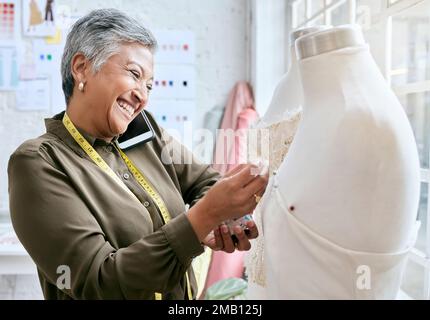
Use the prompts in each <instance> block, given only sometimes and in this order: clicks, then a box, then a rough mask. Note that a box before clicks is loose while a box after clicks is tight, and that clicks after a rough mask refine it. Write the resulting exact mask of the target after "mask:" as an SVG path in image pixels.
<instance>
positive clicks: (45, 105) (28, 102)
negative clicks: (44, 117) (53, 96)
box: [16, 77, 50, 111]
mask: <svg viewBox="0 0 430 320" xmlns="http://www.w3.org/2000/svg"><path fill="white" fill-rule="evenodd" d="M49 100H50V85H49V78H47V77H45V78H36V79H30V80H21V81H20V82H19V87H18V89H17V90H16V108H17V109H18V110H23V111H30V110H49V105H50V104H49Z"/></svg>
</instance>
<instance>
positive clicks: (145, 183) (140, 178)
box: [63, 113, 193, 300]
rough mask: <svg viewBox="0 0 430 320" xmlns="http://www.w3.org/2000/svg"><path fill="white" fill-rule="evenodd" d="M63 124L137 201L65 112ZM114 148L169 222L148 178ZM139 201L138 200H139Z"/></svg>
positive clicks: (157, 295) (165, 220) (190, 296)
mask: <svg viewBox="0 0 430 320" xmlns="http://www.w3.org/2000/svg"><path fill="white" fill-rule="evenodd" d="M63 124H64V126H65V127H66V129H67V131H69V133H70V135H71V136H72V137H73V139H75V141H76V142H77V143H78V144H79V146H80V147H81V149H82V150H84V151H85V153H86V154H87V155H88V156H89V157H90V158H91V160H93V162H94V163H95V164H96V165H97V166H98V167H99V168H100V169H102V170H103V171H104V172H106V173H107V174H108V175H109V176H110V177H111V178H113V180H115V182H116V183H118V184H119V185H120V186H121V187H122V188H123V189H124V190H125V191H127V192H128V193H129V194H130V195H132V196H133V198H134V199H136V200H137V201H139V199H138V198H137V197H136V195H135V194H134V193H133V192H131V190H130V189H129V188H127V186H126V185H125V184H124V182H123V181H122V180H121V179H120V178H119V177H118V176H117V175H116V174H115V172H114V171H113V170H112V168H111V167H109V165H108V164H107V163H106V162H105V161H104V160H103V158H102V157H101V156H100V155H99V153H98V152H97V151H96V150H95V149H94V148H93V147H92V146H91V145H90V144H89V142H88V141H87V140H86V139H85V138H84V137H83V136H82V135H81V133H80V132H79V131H78V130H77V129H76V127H75V125H74V124H73V122H72V121H71V120H70V118H69V116H68V115H67V113H64V117H63ZM115 147H116V149H117V150H118V152H119V154H120V155H121V158H122V159H123V160H124V162H125V164H126V165H127V167H128V169H129V170H130V172H131V173H132V174H133V176H134V177H135V179H136V180H137V182H138V183H139V184H140V185H141V186H142V188H143V189H144V190H145V191H146V192H147V193H148V194H149V196H150V197H151V199H152V200H153V201H154V203H155V204H156V205H157V207H158V209H159V211H160V213H161V216H162V218H163V222H164V224H166V223H168V222H170V220H171V216H170V213H169V211H168V209H167V207H166V205H165V204H164V201H163V200H162V199H161V197H160V195H159V194H158V193H157V192H156V191H155V190H154V188H153V187H152V186H151V184H150V183H149V182H148V180H147V179H146V178H145V177H144V175H143V174H142V173H141V172H140V171H139V169H137V167H136V166H135V165H134V164H133V162H132V161H131V160H130V159H129V158H128V157H127V155H126V154H125V153H124V152H123V151H122V150H121V149H120V148H119V147H118V146H117V145H115ZM139 203H140V201H139ZM185 278H186V281H187V292H188V299H190V300H192V299H193V294H192V292H191V286H190V279H189V276H188V272H186V273H185ZM162 298H163V296H162V294H161V293H158V292H156V293H155V299H156V300H162Z"/></svg>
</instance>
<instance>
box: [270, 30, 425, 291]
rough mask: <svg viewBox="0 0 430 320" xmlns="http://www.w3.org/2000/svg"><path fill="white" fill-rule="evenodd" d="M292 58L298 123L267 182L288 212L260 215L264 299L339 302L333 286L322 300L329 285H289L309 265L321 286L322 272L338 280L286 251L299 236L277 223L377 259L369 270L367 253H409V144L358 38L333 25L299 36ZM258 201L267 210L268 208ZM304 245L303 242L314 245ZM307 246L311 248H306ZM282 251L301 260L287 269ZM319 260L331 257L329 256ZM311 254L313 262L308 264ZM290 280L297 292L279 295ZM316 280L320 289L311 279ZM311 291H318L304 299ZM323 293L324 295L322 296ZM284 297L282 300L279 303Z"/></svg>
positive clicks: (412, 172) (412, 204)
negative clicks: (300, 94) (300, 93)
mask: <svg viewBox="0 0 430 320" xmlns="http://www.w3.org/2000/svg"><path fill="white" fill-rule="evenodd" d="M296 49H297V56H298V59H299V70H300V75H301V80H302V84H303V90H304V106H303V116H302V120H301V123H300V125H299V128H298V130H297V133H296V136H295V138H294V142H293V143H292V145H291V148H290V151H289V153H288V155H287V157H286V158H285V160H284V161H283V163H282V164H281V166H280V167H279V170H278V172H277V174H276V180H277V181H278V185H277V189H276V190H278V191H279V192H278V194H279V195H280V196H281V198H282V203H283V205H285V208H287V211H288V212H285V211H284V212H281V213H274V212H264V216H263V225H264V234H265V238H266V241H265V250H266V264H267V274H268V282H271V285H270V284H268V289H269V290H268V291H271V293H272V294H274V295H275V296H272V298H285V297H297V296H298V297H302V296H300V294H305V295H306V289H305V288H310V289H309V290H308V292H312V294H314V295H313V296H311V297H309V298H312V297H317V298H321V297H322V298H324V297H336V298H339V297H340V298H342V297H344V298H348V297H349V296H348V295H347V294H345V295H343V294H344V293H342V292H343V291H342V290H343V289H344V288H342V286H343V285H344V283H342V280H339V285H338V287H337V289H336V290H337V292H336V294H335V293H333V296H331V295H330V294H331V292H330V283H332V282H327V283H328V284H327V285H321V287H320V288H318V287H317V286H316V285H315V283H318V282H314V284H313V285H309V286H308V287H306V285H305V286H302V283H300V282H297V281H299V280H297V279H292V278H297V277H298V274H300V272H301V271H300V267H303V268H307V267H309V262H311V263H312V261H315V266H311V268H312V267H313V268H314V270H317V271H316V272H315V274H316V276H315V277H318V276H317V275H319V276H320V278H324V277H325V275H324V272H327V273H330V272H331V274H330V275H329V276H327V279H329V278H330V277H331V279H332V280H333V279H336V280H338V279H337V278H336V277H337V275H336V271H334V275H333V270H330V267H324V266H321V262H320V261H319V262H318V259H322V260H321V261H324V258H323V257H321V256H318V254H317V253H316V252H319V251H318V250H315V252H314V253H309V252H312V250H309V252H307V251H306V250H304V249H303V248H301V247H300V246H301V245H300V243H304V242H303V241H301V240H300V239H298V241H297V243H298V245H297V246H296V247H294V248H291V246H290V248H289V249H288V245H289V244H290V243H291V241H292V240H293V242H294V241H296V240H297V239H296V238H300V232H299V233H297V234H294V231H293V232H291V230H299V229H300V228H297V227H294V228H295V229H294V228H291V230H290V232H288V231H285V229H287V228H288V227H289V225H288V223H287V225H285V223H286V220H290V222H291V218H288V219H287V218H286V217H287V216H286V215H292V216H293V217H294V218H296V219H293V220H297V221H299V223H298V224H303V225H305V226H306V227H307V228H309V230H312V231H311V232H310V233H312V232H314V233H315V234H317V235H318V237H319V236H321V237H323V238H324V239H327V240H328V242H327V243H330V245H331V246H340V247H342V248H346V249H348V250H357V251H360V252H365V253H370V254H373V256H372V258H371V259H376V260H372V261H373V262H375V261H376V262H375V263H376V264H375V265H378V263H379V261H378V259H379V258H378V257H377V256H376V257H375V255H374V254H375V253H376V254H378V253H384V254H385V255H381V256H384V257H385V256H388V255H389V254H391V253H395V252H399V251H402V250H405V249H406V248H407V247H408V245H409V244H410V243H409V242H410V239H411V236H412V234H413V231H414V225H415V218H416V213H417V207H418V200H419V189H420V178H419V174H420V173H419V162H418V155H417V150H416V145H415V142H414V137H413V134H412V130H411V127H410V125H409V122H408V120H407V117H406V115H405V113H404V111H403V108H402V107H401V105H400V104H399V102H398V100H397V98H396V97H395V96H394V94H393V93H392V91H391V90H390V88H389V87H388V85H387V83H386V81H385V80H384V79H383V77H382V75H381V74H380V72H379V70H378V68H377V66H376V64H375V62H374V60H373V58H372V57H371V55H370V53H369V51H368V48H367V46H366V45H365V43H364V40H363V37H362V34H361V31H360V30H359V29H357V28H356V27H352V26H342V27H336V28H333V29H330V30H325V31H321V32H317V33H313V34H310V35H306V36H303V37H301V38H299V39H298V40H297V41H296ZM267 197H268V198H269V199H268V201H269V202H270V201H272V200H273V199H272V198H270V196H269V195H268V196H267ZM278 199H279V197H278ZM263 200H264V197H263ZM275 208H276V207H275ZM267 211H273V210H271V209H270V208H269V210H267ZM285 219H286V220H285ZM288 237H290V238H288ZM305 237H306V235H305ZM312 237H313V236H312ZM312 237H309V239H316V238H317V237H314V238H312ZM312 241H315V243H317V242H318V240H310V241H309V243H312ZM287 243H288V244H287ZM321 243H326V241H325V240H322V241H321ZM317 244H318V243H317ZM285 246H286V247H287V249H286V248H285ZM312 246H313V247H312ZM311 247H312V248H314V247H318V245H316V246H315V245H310V247H309V248H311ZM285 250H290V251H296V252H297V253H299V255H300V254H303V256H302V257H303V261H302V260H300V261H294V263H292V256H287V255H288V252H286V254H284V252H285ZM342 250H343V249H342ZM304 251H306V252H304ZM327 252H328V256H330V250H328V251H327ZM322 254H324V253H323V252H321V255H322ZM370 254H369V255H370ZM312 255H314V256H313V258H312V257H309V256H312ZM369 255H368V256H369ZM293 256H295V257H297V255H293ZM338 256H339V255H338ZM368 256H367V258H368ZM297 259H301V257H297ZM314 259H317V260H314ZM336 259H337V260H336ZM336 259H334V258H333V260H330V259H328V260H329V261H335V262H333V263H332V262H330V263H331V264H330V263H328V265H329V266H331V265H336V263H337V264H338V265H340V266H341V267H340V268H339V270H342V268H343V267H342V263H343V261H342V258H338V257H336ZM369 259H370V258H369ZM346 260H347V259H346ZM289 263H292V264H296V266H290V265H288V264H289ZM301 263H302V264H301ZM348 263H349V261H345V264H346V265H348ZM390 263H391V262H390ZM381 264H382V263H381ZM349 265H351V264H349ZM294 268H296V269H294ZM315 268H316V269H315ZM324 268H326V269H324ZM388 269H389V268H388ZM388 269H387V270H388ZM294 270H295V271H294ZM297 270H298V271H297ZM351 270H354V269H351ZM398 270H401V267H399V269H398ZM297 272H298V273H297ZM396 272H397V271H396ZM399 272H400V273H401V271H398V272H397V274H398V273H399ZM339 274H341V273H339ZM308 276H310V277H312V275H308ZM390 276H391V277H393V274H391V275H390ZM283 277H284V278H283ZM339 277H340V276H339ZM396 277H397V275H395V276H394V278H396ZM346 278H347V280H348V281H350V280H349V278H348V277H346ZM396 279H397V280H398V277H397V278H396ZM289 280H293V282H294V281H296V283H295V285H296V287H295V285H294V284H290V288H288V286H289V283H288V282H289ZM319 280H321V281H320V283H323V281H324V279H313V281H319ZM397 280H396V284H398V281H397ZM283 281H284V282H283ZM306 281H307V282H306ZM310 281H311V280H309V279H308V280H304V283H305V284H309V282H310ZM378 281H379V282H378V283H379V284H380V285H381V287H380V288H378V293H381V292H382V293H383V292H384V290H385V289H386V288H387V287H388V286H389V285H388V284H387V283H390V285H391V284H392V283H393V281H386V280H384V281H385V284H384V281H380V279H379V280H378ZM279 282H280V283H279ZM343 282H345V281H343ZM285 287H287V289H285ZM334 287H335V285H333V288H334ZM347 287H348V286H347ZM291 288H292V289H291ZM294 288H299V289H297V290H296V289H294ZM314 288H317V289H318V290H319V291H318V290H316V291H315V292H314V291H312V290H314ZM339 288H341V289H339ZM381 288H382V289H381ZM285 290H287V291H285ZM288 290H290V291H288ZM291 290H293V292H291ZM294 290H296V291H294ZM301 290H304V292H300V291H301ZM322 290H326V291H327V292H324V294H322V293H321V291H322ZM389 291H390V292H389V293H388V297H392V295H390V294H391V293H392V292H394V289H393V288H391V289H390V290H389ZM284 293H285V295H286V296H282V295H283V294H284ZM276 294H278V296H276ZM295 294H297V295H295ZM375 296H376V297H378V294H375ZM380 296H382V297H385V296H384V295H383V294H381V295H380ZM380 296H379V297H380Z"/></svg>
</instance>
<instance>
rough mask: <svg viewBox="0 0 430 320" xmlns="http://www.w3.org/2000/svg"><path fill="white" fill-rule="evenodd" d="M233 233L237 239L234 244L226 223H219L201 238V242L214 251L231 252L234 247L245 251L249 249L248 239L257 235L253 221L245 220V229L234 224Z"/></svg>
mask: <svg viewBox="0 0 430 320" xmlns="http://www.w3.org/2000/svg"><path fill="white" fill-rule="evenodd" d="M234 234H235V236H236V238H237V239H238V242H237V243H236V244H235V243H234V242H233V240H232V237H231V235H230V232H229V230H228V227H227V226H226V225H220V226H219V227H218V228H216V229H215V230H214V231H212V232H211V233H209V235H208V236H207V237H206V238H205V240H203V244H204V245H206V246H208V247H209V248H211V249H212V250H214V251H219V250H222V251H225V252H227V253H232V252H233V251H234V250H235V249H237V250H239V251H247V250H249V249H251V243H250V242H249V240H251V239H255V238H257V237H258V229H257V226H256V225H255V222H254V221H252V220H251V221H247V222H246V229H245V230H242V228H241V227H239V226H236V227H235V228H234Z"/></svg>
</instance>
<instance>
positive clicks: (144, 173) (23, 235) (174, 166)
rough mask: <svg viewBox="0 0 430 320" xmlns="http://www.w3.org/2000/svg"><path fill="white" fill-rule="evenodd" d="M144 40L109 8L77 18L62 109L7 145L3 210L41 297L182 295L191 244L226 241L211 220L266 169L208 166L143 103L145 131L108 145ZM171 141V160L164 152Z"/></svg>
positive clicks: (218, 220)
mask: <svg viewBox="0 0 430 320" xmlns="http://www.w3.org/2000/svg"><path fill="white" fill-rule="evenodd" d="M155 46H156V41H155V39H154V38H153V36H152V35H151V33H150V32H149V31H148V30H146V29H145V28H144V27H142V26H141V25H140V23H139V22H137V21H135V20H133V19H131V18H130V17H127V16H126V15H124V14H122V13H121V12H119V11H117V10H113V9H109V10H96V11H93V12H91V13H90V14H88V15H86V16H84V17H83V18H81V19H80V20H78V21H77V22H76V23H75V24H74V26H73V28H72V29H71V32H70V34H69V35H68V38H67V42H66V46H65V50H64V55H63V60H62V78H63V90H64V94H65V97H66V102H67V109H66V112H63V113H61V114H59V115H56V116H54V117H53V118H52V119H47V120H46V121H45V123H46V130H47V132H46V134H44V135H42V136H40V137H38V138H36V139H33V140H29V141H27V142H25V143H23V144H22V145H21V146H20V147H19V148H18V149H17V150H16V151H15V152H14V154H13V155H12V156H11V159H10V162H9V169H8V173H9V191H10V212H11V216H12V222H13V226H14V228H15V231H16V233H17V235H18V237H19V239H20V241H21V242H22V244H23V245H24V247H25V248H26V249H27V251H28V252H29V254H30V256H31V257H32V259H33V260H34V261H35V263H36V265H37V268H38V274H39V278H40V282H41V285H42V289H43V292H44V295H45V298H46V299H105V298H107V299H193V298H195V293H196V284H195V279H194V275H193V271H192V268H191V262H192V259H193V258H194V257H196V256H198V255H199V254H201V253H202V252H203V246H202V244H206V245H208V246H210V247H212V248H213V249H222V250H225V251H227V252H232V251H233V250H234V249H235V248H234V245H233V243H232V241H231V237H230V234H229V231H228V230H227V228H226V226H225V225H222V226H221V227H219V226H220V225H221V224H222V222H223V221H225V220H226V219H231V218H237V217H240V216H242V215H244V214H246V213H248V212H251V211H252V210H253V208H254V207H255V205H256V199H257V198H258V196H259V195H261V194H262V193H263V192H264V189H265V187H266V184H267V177H266V176H255V175H252V174H251V170H252V169H253V168H252V167H251V166H249V165H243V166H241V167H238V168H236V169H235V170H233V171H231V172H229V173H228V174H227V175H226V176H225V177H223V178H220V177H219V176H218V174H217V173H216V172H215V171H213V170H212V169H210V168H209V167H208V166H206V165H203V164H200V163H199V162H198V161H197V160H196V159H194V158H192V155H190V154H189V151H187V150H186V149H185V148H184V147H183V146H182V145H180V144H179V143H178V142H175V140H172V139H170V137H169V136H168V135H167V134H165V132H164V131H163V129H162V128H160V127H159V126H158V125H157V123H156V122H155V121H154V119H153V118H152V117H151V115H150V114H149V113H147V115H148V117H149V119H150V121H151V123H152V126H153V127H154V130H155V133H156V138H155V140H153V141H151V142H149V143H146V144H144V145H139V146H136V147H135V148H132V149H130V150H129V151H126V152H125V153H124V152H123V151H122V150H120V149H119V147H118V143H117V137H118V136H119V135H120V134H122V133H124V132H125V131H126V129H127V126H128V124H129V123H130V122H131V121H132V120H133V118H134V117H136V115H138V113H139V112H141V111H142V110H143V109H144V107H145V106H146V104H147V101H148V95H149V91H150V90H151V87H152V81H153V51H154V49H155ZM166 150H167V152H166ZM178 151H180V152H181V160H182V161H179V163H178V161H169V159H167V161H166V154H168V155H171V154H172V152H178ZM162 154H163V157H162ZM190 157H191V158H192V159H193V160H192V161H191V163H190V164H189V161H188V162H186V163H185V161H183V160H184V159H189V158H190ZM162 159H163V160H164V161H162ZM170 160H173V159H170ZM186 204H190V209H189V211H188V212H185V211H186V210H185V205H186ZM248 227H249V229H250V236H249V238H252V237H256V236H257V230H256V227H255V225H254V224H253V223H252V222H251V223H250V224H249V225H248ZM235 232H236V236H237V238H238V239H239V242H238V244H237V249H239V250H248V249H249V247H250V244H249V240H248V236H247V235H246V234H245V232H243V231H242V230H241V229H240V228H238V229H236V230H235Z"/></svg>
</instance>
